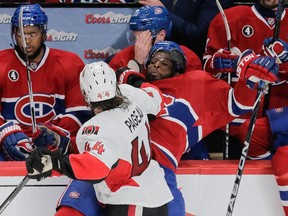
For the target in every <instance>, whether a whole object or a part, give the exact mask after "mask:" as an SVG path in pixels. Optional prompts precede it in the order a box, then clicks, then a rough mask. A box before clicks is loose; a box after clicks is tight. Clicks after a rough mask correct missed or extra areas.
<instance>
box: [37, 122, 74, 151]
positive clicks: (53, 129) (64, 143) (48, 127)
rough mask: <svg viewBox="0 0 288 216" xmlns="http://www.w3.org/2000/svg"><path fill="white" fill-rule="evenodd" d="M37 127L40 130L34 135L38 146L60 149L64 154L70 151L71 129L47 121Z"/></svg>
mask: <svg viewBox="0 0 288 216" xmlns="http://www.w3.org/2000/svg"><path fill="white" fill-rule="evenodd" d="M37 129H38V131H37V133H36V135H35V136H34V137H33V143H34V145H35V146H36V147H37V148H39V147H48V148H49V149H60V150H61V152H62V154H66V153H67V152H68V148H69V144H70V133H69V131H67V130H65V129H63V128H61V127H58V126H55V125H53V124H45V123H43V124H41V125H38V126H37Z"/></svg>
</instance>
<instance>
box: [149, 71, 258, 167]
mask: <svg viewBox="0 0 288 216" xmlns="http://www.w3.org/2000/svg"><path fill="white" fill-rule="evenodd" d="M153 84H154V85H156V86H157V87H158V88H159V89H160V90H161V91H162V93H163V95H164V102H165V103H164V112H163V114H162V115H161V116H160V118H157V119H155V120H154V121H151V122H150V126H151V141H152V144H153V145H152V151H153V158H155V159H156V160H157V161H158V162H159V163H160V164H161V165H164V166H166V167H168V168H171V169H173V170H175V169H176V168H177V166H178V162H179V161H180V158H181V156H182V154H183V153H184V152H185V151H186V150H187V149H189V148H190V147H191V146H192V145H194V144H196V143H197V142H198V141H199V140H201V139H202V138H203V137H205V136H206V135H208V134H209V133H211V132H212V131H213V130H215V129H217V128H219V127H221V126H223V125H225V124H226V123H228V122H230V121H231V120H232V119H233V118H235V117H236V116H237V115H238V114H239V113H235V110H238V109H241V108H244V107H246V109H248V110H249V109H252V105H253V104H254V101H255V98H256V95H255V92H254V91H252V90H250V89H248V88H247V87H246V86H245V84H244V82H242V81H239V82H238V83H237V84H236V86H235V88H234V90H233V89H231V88H230V86H229V85H228V84H227V83H226V82H225V81H223V80H218V79H215V78H213V77H212V75H211V74H209V73H206V72H204V71H200V70H198V71H192V72H189V73H184V74H181V75H179V76H176V77H173V78H169V79H162V80H157V81H154V82H153ZM242 94H243V95H245V98H244V97H241V98H242V100H238V98H239V96H240V95H242ZM236 101H237V103H236ZM239 106H240V107H239Z"/></svg>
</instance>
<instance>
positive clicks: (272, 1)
mask: <svg viewBox="0 0 288 216" xmlns="http://www.w3.org/2000/svg"><path fill="white" fill-rule="evenodd" d="M260 3H261V4H262V5H263V6H264V7H266V8H269V9H275V8H277V5H278V0H260Z"/></svg>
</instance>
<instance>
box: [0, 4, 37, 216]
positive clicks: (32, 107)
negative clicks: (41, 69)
mask: <svg viewBox="0 0 288 216" xmlns="http://www.w3.org/2000/svg"><path fill="white" fill-rule="evenodd" d="M18 26H19V31H20V37H21V41H22V45H23V50H24V54H25V60H26V70H27V80H28V91H29V102H30V114H31V122H32V131H33V133H35V132H36V118H35V106H34V100H33V91H32V82H31V77H30V69H29V60H28V56H27V51H26V49H27V45H26V40H25V34H24V27H23V7H21V8H20V12H19V21H18ZM28 181H29V178H28V175H26V176H25V177H24V178H23V180H22V181H21V182H20V183H19V185H18V186H17V187H16V188H15V189H14V190H13V191H12V193H11V194H10V195H9V196H8V197H7V199H6V200H5V201H4V202H3V203H2V204H1V206H0V214H1V213H2V212H3V211H4V210H5V209H6V207H7V206H8V205H9V204H10V203H11V201H12V200H13V199H14V198H15V197H16V196H17V194H18V193H19V192H20V191H21V190H22V188H23V187H24V186H25V185H26V184H27V182H28Z"/></svg>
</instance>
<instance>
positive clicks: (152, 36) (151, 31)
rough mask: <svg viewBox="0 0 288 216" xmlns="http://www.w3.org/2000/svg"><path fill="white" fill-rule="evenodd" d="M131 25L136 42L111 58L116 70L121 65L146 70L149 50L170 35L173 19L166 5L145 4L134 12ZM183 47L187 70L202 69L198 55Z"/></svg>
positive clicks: (110, 63) (112, 65)
mask: <svg viewBox="0 0 288 216" xmlns="http://www.w3.org/2000/svg"><path fill="white" fill-rule="evenodd" d="M129 25H130V30H131V31H132V33H133V34H134V37H135V44H134V45H131V46H128V47H126V48H124V49H123V50H121V51H120V52H119V53H117V54H116V55H115V56H114V57H113V58H112V59H111V60H110V62H109V65H110V66H111V67H112V68H113V69H114V70H115V71H116V70H117V69H118V68H120V67H129V68H132V69H134V70H137V71H139V70H145V68H144V67H143V66H144V61H145V59H146V57H147V54H148V52H149V50H150V49H151V47H152V46H153V44H154V43H157V42H158V41H163V40H165V39H166V38H167V37H169V36H170V34H171V28H172V21H171V17H170V14H169V12H168V11H167V9H166V8H165V7H163V6H143V7H141V8H139V9H137V10H136V11H135V12H134V14H133V15H132V17H131V18H130V22H129ZM181 48H182V50H183V51H184V53H185V55H186V58H187V66H186V69H187V71H189V70H196V69H201V68H202V63H201V60H200V59H199V58H198V56H197V55H196V54H195V53H194V52H193V51H192V50H190V49H188V48H187V47H185V46H181ZM142 72H144V71H142Z"/></svg>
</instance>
